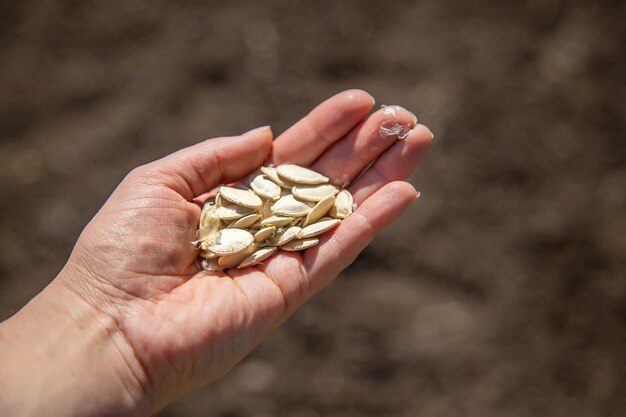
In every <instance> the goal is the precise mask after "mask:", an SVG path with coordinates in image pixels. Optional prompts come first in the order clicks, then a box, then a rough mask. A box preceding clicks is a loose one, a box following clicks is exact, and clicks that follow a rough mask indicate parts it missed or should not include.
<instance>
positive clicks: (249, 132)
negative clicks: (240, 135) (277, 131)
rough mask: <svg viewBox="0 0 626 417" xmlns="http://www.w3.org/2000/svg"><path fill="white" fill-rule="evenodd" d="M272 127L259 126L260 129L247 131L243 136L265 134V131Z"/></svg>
mask: <svg viewBox="0 0 626 417" xmlns="http://www.w3.org/2000/svg"><path fill="white" fill-rule="evenodd" d="M271 130H272V127H271V126H269V125H267V126H261V127H257V128H255V129H252V130H248V131H247V132H246V133H244V135H249V134H251V133H260V132H265V131H271Z"/></svg>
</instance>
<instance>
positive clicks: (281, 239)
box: [267, 226, 302, 246]
mask: <svg viewBox="0 0 626 417" xmlns="http://www.w3.org/2000/svg"><path fill="white" fill-rule="evenodd" d="M301 230H302V228H300V227H298V226H292V227H290V228H288V229H284V230H283V231H282V232H278V233H276V236H274V237H273V238H271V239H270V240H269V241H268V242H267V244H268V245H270V246H282V245H284V244H285V243H287V242H289V241H290V240H293V239H295V238H296V237H298V233H300V231H301Z"/></svg>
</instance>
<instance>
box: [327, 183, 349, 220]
mask: <svg viewBox="0 0 626 417" xmlns="http://www.w3.org/2000/svg"><path fill="white" fill-rule="evenodd" d="M353 202H354V199H353V198H352V194H350V191H348V190H341V191H339V194H337V195H336V196H335V205H334V207H332V208H331V209H330V212H329V214H330V215H331V216H332V217H336V218H338V219H345V218H346V217H348V216H349V215H351V214H352V205H353Z"/></svg>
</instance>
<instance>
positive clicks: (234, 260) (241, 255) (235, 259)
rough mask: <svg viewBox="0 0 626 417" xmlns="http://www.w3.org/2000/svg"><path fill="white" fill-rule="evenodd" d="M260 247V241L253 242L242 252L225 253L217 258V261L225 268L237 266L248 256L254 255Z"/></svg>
mask: <svg viewBox="0 0 626 417" xmlns="http://www.w3.org/2000/svg"><path fill="white" fill-rule="evenodd" d="M260 247H261V245H259V244H258V243H253V244H252V245H250V246H248V247H247V248H246V249H245V250H242V251H241V252H237V253H233V254H231V255H225V256H222V257H220V258H219V259H218V260H217V263H218V264H219V265H220V266H221V267H222V268H224V269H228V268H236V267H237V266H238V265H239V264H240V263H241V261H243V260H244V259H246V258H247V257H248V256H250V255H252V254H253V253H254V252H256V251H257V250H258V249H259V248H260Z"/></svg>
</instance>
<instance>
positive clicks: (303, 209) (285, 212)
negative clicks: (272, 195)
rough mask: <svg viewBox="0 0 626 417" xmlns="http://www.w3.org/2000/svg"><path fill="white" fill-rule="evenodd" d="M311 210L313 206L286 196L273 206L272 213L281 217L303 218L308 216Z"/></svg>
mask: <svg viewBox="0 0 626 417" xmlns="http://www.w3.org/2000/svg"><path fill="white" fill-rule="evenodd" d="M311 208H312V205H311V204H309V203H306V202H304V201H300V200H296V199H295V198H294V196H293V195H286V196H284V197H281V198H280V199H279V200H278V201H277V202H275V203H274V204H273V205H272V212H273V213H274V214H275V215H279V216H291V217H302V216H306V215H307V214H308V213H309V211H311Z"/></svg>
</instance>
